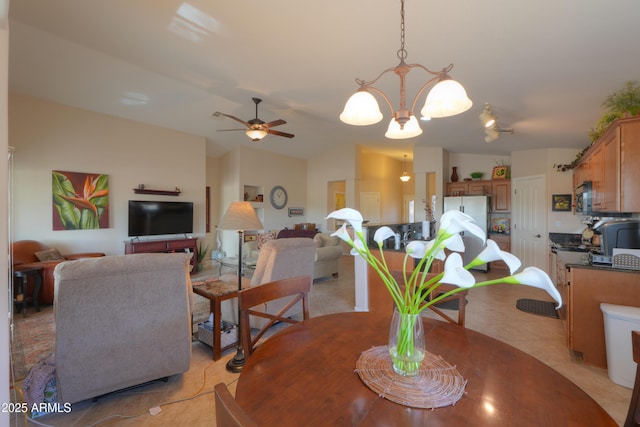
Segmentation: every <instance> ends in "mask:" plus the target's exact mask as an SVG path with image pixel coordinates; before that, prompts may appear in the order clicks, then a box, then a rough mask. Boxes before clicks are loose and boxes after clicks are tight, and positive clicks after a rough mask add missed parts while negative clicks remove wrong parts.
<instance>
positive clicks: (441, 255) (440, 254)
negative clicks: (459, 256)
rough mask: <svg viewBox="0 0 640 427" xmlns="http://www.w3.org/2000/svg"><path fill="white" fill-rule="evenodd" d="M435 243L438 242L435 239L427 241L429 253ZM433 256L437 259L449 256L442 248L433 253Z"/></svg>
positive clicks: (441, 259) (442, 259)
mask: <svg viewBox="0 0 640 427" xmlns="http://www.w3.org/2000/svg"><path fill="white" fill-rule="evenodd" d="M435 244H436V241H435V240H429V241H428V242H427V253H428V252H429V251H430V250H431V248H432V247H433V245H435ZM431 256H433V257H434V258H435V259H439V260H440V261H444V260H445V259H446V258H447V256H446V255H445V253H444V250H443V249H440V250H439V251H438V253H436V254H431Z"/></svg>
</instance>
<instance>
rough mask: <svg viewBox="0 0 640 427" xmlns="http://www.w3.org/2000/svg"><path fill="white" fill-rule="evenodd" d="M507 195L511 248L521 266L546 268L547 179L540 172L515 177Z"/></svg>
mask: <svg viewBox="0 0 640 427" xmlns="http://www.w3.org/2000/svg"><path fill="white" fill-rule="evenodd" d="M512 182H513V190H512V192H513V193H512V195H511V209H512V211H511V216H512V218H511V220H512V225H511V248H512V250H513V254H514V255H515V256H517V257H518V258H519V259H520V261H522V265H525V266H535V267H538V268H540V269H542V270H544V271H548V270H547V263H548V256H547V251H548V249H547V191H546V189H547V181H546V177H545V176H544V175H538V176H530V177H524V178H516V179H514V180H513V181H512Z"/></svg>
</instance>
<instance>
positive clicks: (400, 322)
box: [389, 308, 425, 377]
mask: <svg viewBox="0 0 640 427" xmlns="http://www.w3.org/2000/svg"><path fill="white" fill-rule="evenodd" d="M424 353H425V344H424V329H423V326H422V319H421V318H420V315H419V314H411V313H401V312H400V311H398V309H397V308H396V309H394V310H393V317H392V319H391V326H390V328H389V354H390V355H391V361H392V363H393V370H394V371H395V372H396V373H397V374H399V375H402V376H405V377H412V376H415V375H418V372H419V371H420V363H421V362H422V359H424Z"/></svg>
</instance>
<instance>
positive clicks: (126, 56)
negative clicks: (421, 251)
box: [9, 0, 640, 158]
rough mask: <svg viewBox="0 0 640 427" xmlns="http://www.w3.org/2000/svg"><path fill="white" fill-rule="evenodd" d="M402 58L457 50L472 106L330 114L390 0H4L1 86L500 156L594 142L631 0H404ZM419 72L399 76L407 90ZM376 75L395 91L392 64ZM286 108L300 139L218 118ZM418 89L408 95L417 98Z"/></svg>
mask: <svg viewBox="0 0 640 427" xmlns="http://www.w3.org/2000/svg"><path fill="white" fill-rule="evenodd" d="M405 16H406V50H407V52H408V57H407V62H408V63H419V64H422V65H424V66H426V67H428V68H429V69H432V70H440V69H442V68H444V67H446V66H447V65H449V64H450V63H453V64H454V68H453V71H452V72H451V76H452V77H453V78H454V79H456V80H457V81H459V82H461V83H462V84H463V85H464V86H465V88H466V89H467V93H468V95H469V97H470V98H471V99H472V100H473V102H474V105H473V107H472V108H471V109H470V110H469V111H467V112H465V113H463V114H461V115H459V116H455V117H450V118H444V119H434V120H432V121H430V122H423V123H422V128H423V130H424V132H423V134H422V135H420V136H419V137H416V138H413V139H408V140H389V139H386V138H384V132H385V130H386V126H387V123H388V121H389V119H390V112H389V111H388V108H387V107H386V104H384V102H383V101H382V100H381V99H379V103H380V108H381V111H382V113H383V114H384V116H385V118H384V119H383V121H382V122H380V123H378V124H376V125H372V126H368V127H356V126H350V125H346V124H344V123H342V122H340V120H339V119H338V115H339V114H340V112H341V111H342V109H343V107H344V103H345V102H346V100H347V99H348V97H349V96H350V95H351V94H352V93H353V92H354V91H355V90H356V89H357V84H356V83H355V78H361V79H364V80H373V79H374V78H376V77H377V76H378V75H379V74H380V73H381V72H382V71H383V70H385V69H387V68H390V67H394V66H396V65H397V64H398V62H399V61H398V57H397V56H396V52H397V50H398V49H399V47H400V1H399V0H395V1H392V0H385V1H380V0H378V1H371V0H349V1H338V0H325V1H314V2H311V1H308V2H307V1H299V0H278V1H264V0H244V1H224V2H223V1H212V0H208V1H206V0H191V1H189V2H185V1H178V0H163V1H153V0H108V1H95V0H55V1H51V0H13V1H12V2H11V4H10V57H9V58H10V59H9V72H10V90H11V91H15V92H18V93H23V94H27V95H31V96H35V97H39V98H43V99H47V100H52V101H56V102H59V103H62V104H66V105H70V106H75V107H79V108H84V109H88V110H92V111H97V112H101V113H106V114H111V115H115V116H120V117H125V118H128V119H132V120H137V121H141V122H146V123H150V124H154V125H158V126H163V127H167V128H171V129H176V130H180V131H184V132H190V133H193V134H197V135H202V136H204V137H206V139H207V153H208V154H209V155H211V156H219V155H221V154H223V153H225V152H226V151H228V150H231V149H233V148H234V147H237V146H239V145H246V146H254V147H258V148H260V149H264V150H268V151H272V152H275V153H280V154H286V155H290V156H294V157H300V158H310V157H313V156H314V155H317V154H318V153H321V152H323V151H325V150H326V149H327V148H329V147H331V146H336V145H338V146H349V145H353V144H364V145H367V146H370V147H372V148H374V149H377V150H380V151H385V152H388V153H390V154H393V155H395V156H397V157H398V158H401V157H402V154H409V155H411V149H412V147H413V146H441V147H444V148H446V149H447V150H450V151H453V152H464V153H478V154H495V155H505V154H508V153H510V152H512V151H519V150H525V149H535V148H548V147H567V148H575V149H576V152H577V151H579V150H580V149H582V148H584V147H585V146H587V145H588V144H589V143H590V140H589V138H588V131H589V129H590V128H591V127H592V126H594V125H595V123H596V122H597V120H598V119H599V118H600V116H601V114H602V113H603V111H604V110H603V108H602V107H601V103H602V101H603V100H604V98H605V97H606V96H607V95H609V94H610V93H612V92H614V91H616V90H618V89H619V88H621V87H622V86H623V85H624V83H625V81H629V80H638V79H639V78H640V49H639V48H638V40H640V25H638V17H640V2H638V1H637V0H613V1H608V2H605V1H602V0H565V1H554V0H538V1H535V2H523V1H513V0H493V1H490V2H486V1H485V2H475V1H465V2H442V1H439V2H437V1H433V0H407V1H406V5H405ZM429 77H430V76H429V75H428V74H427V73H426V72H424V71H423V70H420V69H414V70H413V71H411V73H410V74H409V76H408V82H407V83H408V87H407V94H408V99H409V102H410V101H411V100H412V99H413V96H414V94H415V93H416V92H417V90H418V88H419V86H421V85H422V83H423V82H425V81H426V80H427V79H428V78H429ZM377 87H378V88H379V89H381V90H383V91H384V92H385V93H386V94H387V95H388V96H389V97H390V98H391V101H392V102H393V103H394V104H395V106H396V108H397V105H398V103H399V79H398V78H397V77H396V76H395V75H393V74H389V75H386V76H384V77H383V78H382V79H381V80H380V81H379V83H378V84H377ZM252 97H259V98H262V99H263V103H262V104H260V114H259V115H260V118H261V119H262V120H264V121H267V122H268V121H272V120H275V119H284V120H286V121H287V122H288V123H287V124H286V125H282V126H279V127H278V128H277V129H278V130H281V131H284V132H289V133H293V134H295V138H293V139H288V138H281V137H276V136H268V137H267V138H265V139H264V140H262V141H261V142H259V143H256V142H252V141H250V140H249V138H248V137H247V136H246V135H245V134H244V132H240V131H238V132H219V130H221V129H229V128H238V123H237V122H234V121H233V120H231V119H229V118H224V116H221V117H212V114H213V113H214V112H216V111H220V112H224V113H228V114H231V115H234V116H237V117H240V118H242V119H245V120H249V119H252V118H254V116H255V108H254V105H253V103H252V101H251V98H252ZM423 102H424V101H423V100H421V101H419V105H421V104H422V103H423ZM484 103H490V104H491V105H492V107H493V110H494V112H495V113H496V114H497V115H498V120H499V124H500V126H501V127H508V128H513V129H514V133H513V134H512V135H502V136H501V137H500V138H499V139H498V140H496V141H494V142H491V143H486V142H485V141H484V131H483V128H482V126H481V124H480V121H479V119H478V116H479V114H480V113H481V112H482V109H483V105H484Z"/></svg>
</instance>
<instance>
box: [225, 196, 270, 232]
mask: <svg viewBox="0 0 640 427" xmlns="http://www.w3.org/2000/svg"><path fill="white" fill-rule="evenodd" d="M218 228H219V229H221V230H262V229H263V228H264V226H263V225H262V223H261V222H260V219H259V218H258V215H256V211H255V210H254V209H253V206H251V203H249V202H231V205H230V206H229V208H228V209H227V212H225V214H224V216H223V217H222V221H220V224H218Z"/></svg>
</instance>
